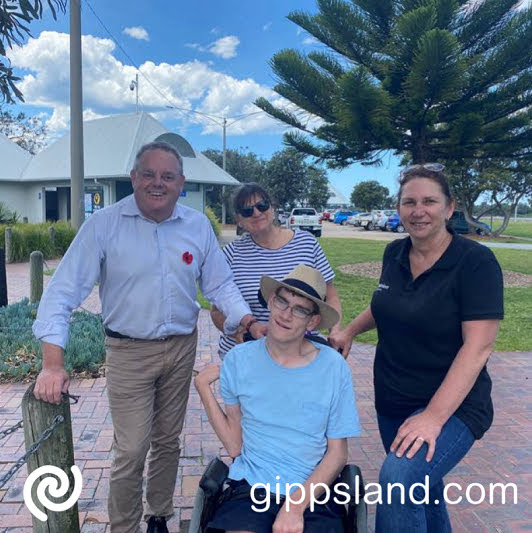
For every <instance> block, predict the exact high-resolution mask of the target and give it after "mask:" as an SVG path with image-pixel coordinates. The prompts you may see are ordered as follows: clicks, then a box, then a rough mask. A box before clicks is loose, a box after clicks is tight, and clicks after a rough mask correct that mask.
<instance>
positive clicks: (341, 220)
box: [334, 211, 356, 226]
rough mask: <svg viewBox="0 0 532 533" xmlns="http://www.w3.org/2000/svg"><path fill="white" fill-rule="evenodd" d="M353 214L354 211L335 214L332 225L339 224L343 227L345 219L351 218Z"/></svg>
mask: <svg viewBox="0 0 532 533" xmlns="http://www.w3.org/2000/svg"><path fill="white" fill-rule="evenodd" d="M355 214H356V212H355V211H339V212H338V213H336V215H335V217H334V223H335V224H341V225H342V226H345V224H346V222H347V219H348V218H349V217H352V216H353V215H355Z"/></svg>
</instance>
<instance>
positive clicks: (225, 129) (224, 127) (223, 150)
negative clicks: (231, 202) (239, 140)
mask: <svg viewBox="0 0 532 533" xmlns="http://www.w3.org/2000/svg"><path fill="white" fill-rule="evenodd" d="M222 128H223V133H222V169H223V170H224V171H225V164H226V156H227V150H226V137H227V136H226V133H227V119H226V118H225V117H224V121H223V125H222ZM226 221H227V213H226V208H225V185H222V224H225V223H226Z"/></svg>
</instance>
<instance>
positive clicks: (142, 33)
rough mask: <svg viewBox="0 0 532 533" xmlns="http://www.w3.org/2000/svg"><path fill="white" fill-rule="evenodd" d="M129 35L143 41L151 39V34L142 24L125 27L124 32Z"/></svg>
mask: <svg viewBox="0 0 532 533" xmlns="http://www.w3.org/2000/svg"><path fill="white" fill-rule="evenodd" d="M122 33H125V34H126V35H129V36H130V37H132V38H133V39H139V40H141V41H149V40H150V36H149V35H148V32H147V31H146V30H145V29H144V28H143V27H142V26H133V27H131V28H124V30H123V32H122Z"/></svg>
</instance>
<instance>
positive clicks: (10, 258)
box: [5, 228, 13, 263]
mask: <svg viewBox="0 0 532 533" xmlns="http://www.w3.org/2000/svg"><path fill="white" fill-rule="evenodd" d="M5 245H6V263H12V262H13V254H12V253H11V228H6V229H5Z"/></svg>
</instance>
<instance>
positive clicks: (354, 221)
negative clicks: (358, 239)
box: [346, 213, 370, 228]
mask: <svg viewBox="0 0 532 533" xmlns="http://www.w3.org/2000/svg"><path fill="white" fill-rule="evenodd" d="M369 214H370V213H357V214H356V215H354V216H352V217H349V218H348V219H347V222H346V223H347V224H349V225H350V226H355V228H358V227H360V221H361V220H362V218H364V217H365V216H368V215H369Z"/></svg>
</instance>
